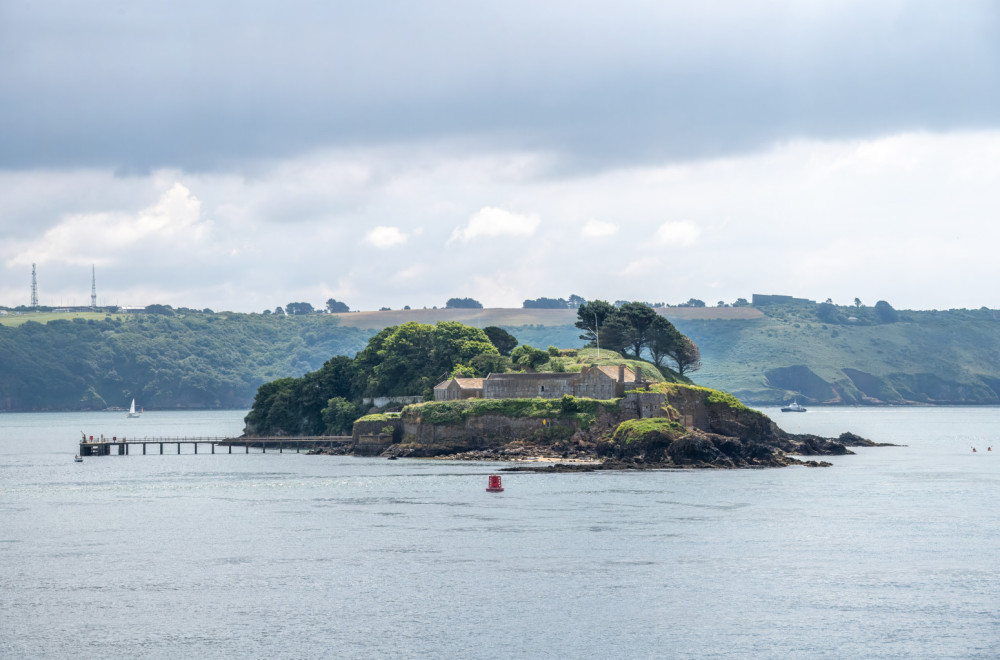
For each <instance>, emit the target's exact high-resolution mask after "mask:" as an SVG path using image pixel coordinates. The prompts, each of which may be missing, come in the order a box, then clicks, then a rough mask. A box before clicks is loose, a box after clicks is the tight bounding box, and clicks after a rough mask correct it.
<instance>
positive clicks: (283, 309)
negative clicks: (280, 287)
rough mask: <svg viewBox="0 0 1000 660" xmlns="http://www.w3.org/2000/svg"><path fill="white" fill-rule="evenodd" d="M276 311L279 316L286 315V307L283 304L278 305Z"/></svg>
mask: <svg viewBox="0 0 1000 660" xmlns="http://www.w3.org/2000/svg"><path fill="white" fill-rule="evenodd" d="M274 313H275V314H277V315H278V316H284V315H285V308H284V307H282V306H281V305H278V306H277V307H275V308H274Z"/></svg>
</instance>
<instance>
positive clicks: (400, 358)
mask: <svg viewBox="0 0 1000 660" xmlns="http://www.w3.org/2000/svg"><path fill="white" fill-rule="evenodd" d="M484 354H485V355H499V352H498V351H497V349H496V347H495V346H493V344H492V343H490V340H489V337H487V336H486V334H485V333H484V332H483V331H482V330H479V329H478V328H472V327H469V326H467V325H462V324H461V323H455V322H452V321H441V322H439V323H438V324H437V325H426V324H423V323H416V322H414V321H410V322H409V323H403V324H402V325H398V326H390V327H388V328H384V329H383V330H382V331H380V332H379V333H377V334H376V335H375V336H374V337H372V338H371V339H370V340H369V341H368V346H366V347H365V349H364V350H363V351H361V352H360V353H358V355H357V357H356V358H355V365H356V368H357V377H356V389H357V391H359V392H360V393H361V396H405V395H414V394H420V395H422V396H424V397H430V396H432V394H433V388H434V385H436V384H437V383H438V382H440V381H441V380H443V379H445V378H447V377H448V376H449V374H451V373H452V371H453V370H454V368H455V365H456V364H470V362H471V361H472V359H473V358H474V357H476V356H477V355H484Z"/></svg>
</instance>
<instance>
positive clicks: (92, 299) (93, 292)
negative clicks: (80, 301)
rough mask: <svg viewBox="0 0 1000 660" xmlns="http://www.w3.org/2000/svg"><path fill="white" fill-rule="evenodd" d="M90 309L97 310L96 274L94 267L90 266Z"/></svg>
mask: <svg viewBox="0 0 1000 660" xmlns="http://www.w3.org/2000/svg"><path fill="white" fill-rule="evenodd" d="M90 309H92V310H96V309H97V273H96V272H95V271H94V265H93V264H91V265H90Z"/></svg>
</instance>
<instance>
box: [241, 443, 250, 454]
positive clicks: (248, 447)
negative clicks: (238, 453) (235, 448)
mask: <svg viewBox="0 0 1000 660" xmlns="http://www.w3.org/2000/svg"><path fill="white" fill-rule="evenodd" d="M243 448H244V449H246V450H247V452H246V453H248V454H249V453H250V443H249V442H248V443H246V444H245V445H243Z"/></svg>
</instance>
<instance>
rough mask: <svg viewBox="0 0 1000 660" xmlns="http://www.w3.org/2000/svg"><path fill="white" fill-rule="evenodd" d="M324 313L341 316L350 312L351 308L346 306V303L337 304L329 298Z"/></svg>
mask: <svg viewBox="0 0 1000 660" xmlns="http://www.w3.org/2000/svg"><path fill="white" fill-rule="evenodd" d="M326 311H328V312H330V313H331V314H343V313H345V312H349V311H351V308H350V307H348V306H347V303H342V302H338V301H336V300H334V299H333V298H330V299H329V300H327V301H326Z"/></svg>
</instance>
